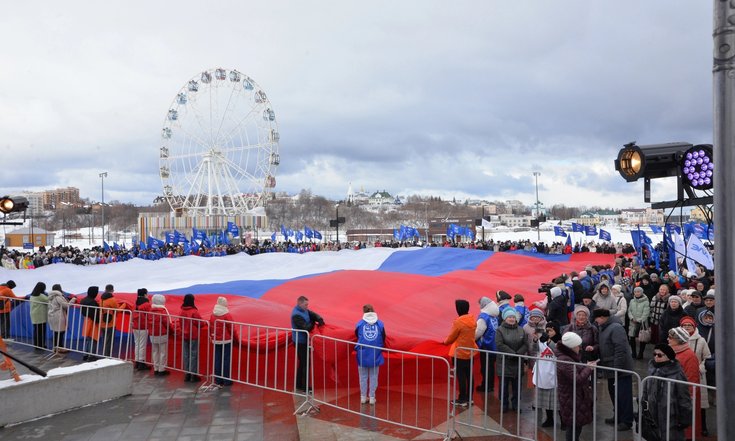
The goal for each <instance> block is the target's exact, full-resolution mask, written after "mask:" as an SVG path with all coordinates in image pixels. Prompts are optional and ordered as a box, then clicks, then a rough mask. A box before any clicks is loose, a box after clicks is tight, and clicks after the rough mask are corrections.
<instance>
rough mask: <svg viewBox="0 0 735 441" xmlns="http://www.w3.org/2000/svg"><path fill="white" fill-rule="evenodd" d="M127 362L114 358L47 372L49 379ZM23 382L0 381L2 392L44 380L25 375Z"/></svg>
mask: <svg viewBox="0 0 735 441" xmlns="http://www.w3.org/2000/svg"><path fill="white" fill-rule="evenodd" d="M124 363H125V362H124V361H122V360H115V359H112V358H101V359H99V360H97V361H90V362H86V363H81V364H77V365H74V366H65V367H59V368H55V369H51V370H50V371H48V372H47V374H48V377H56V376H61V375H69V374H74V373H77V372H84V371H88V370H92V369H98V368H102V367H106V366H114V365H117V364H124ZM48 377H47V378H48ZM20 379H21V381H20V382H16V381H15V380H13V379H12V378H11V379H8V380H3V381H0V390H2V389H4V388H6V387H12V386H16V385H19V384H26V383H30V382H32V381H41V380H43V377H42V376H40V375H37V374H25V375H21V376H20Z"/></svg>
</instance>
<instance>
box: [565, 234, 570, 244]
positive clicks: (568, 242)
mask: <svg viewBox="0 0 735 441" xmlns="http://www.w3.org/2000/svg"><path fill="white" fill-rule="evenodd" d="M565 245H569V246H572V235H571V234H567V243H566V244H565Z"/></svg>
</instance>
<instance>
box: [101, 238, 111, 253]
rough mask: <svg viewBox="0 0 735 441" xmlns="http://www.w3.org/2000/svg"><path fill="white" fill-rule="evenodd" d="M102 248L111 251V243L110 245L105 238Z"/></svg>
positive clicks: (106, 251) (107, 251)
mask: <svg viewBox="0 0 735 441" xmlns="http://www.w3.org/2000/svg"><path fill="white" fill-rule="evenodd" d="M102 249H103V250H105V253H109V252H110V245H108V244H107V242H105V241H104V240H103V241H102Z"/></svg>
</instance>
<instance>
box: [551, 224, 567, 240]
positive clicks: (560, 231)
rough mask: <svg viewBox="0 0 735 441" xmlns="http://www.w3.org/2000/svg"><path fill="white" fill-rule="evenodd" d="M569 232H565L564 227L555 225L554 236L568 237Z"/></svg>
mask: <svg viewBox="0 0 735 441" xmlns="http://www.w3.org/2000/svg"><path fill="white" fill-rule="evenodd" d="M566 235H567V233H565V232H564V228H562V227H560V226H555V227H554V236H561V237H566Z"/></svg>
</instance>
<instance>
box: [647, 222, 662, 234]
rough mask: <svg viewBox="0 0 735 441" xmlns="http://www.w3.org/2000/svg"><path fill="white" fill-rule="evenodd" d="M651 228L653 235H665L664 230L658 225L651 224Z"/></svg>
mask: <svg viewBox="0 0 735 441" xmlns="http://www.w3.org/2000/svg"><path fill="white" fill-rule="evenodd" d="M649 227H651V233H653V234H661V233H663V230H662V229H661V227H659V226H658V225H653V224H651V225H649Z"/></svg>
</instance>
